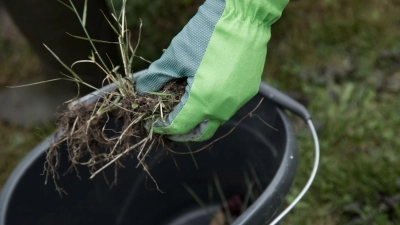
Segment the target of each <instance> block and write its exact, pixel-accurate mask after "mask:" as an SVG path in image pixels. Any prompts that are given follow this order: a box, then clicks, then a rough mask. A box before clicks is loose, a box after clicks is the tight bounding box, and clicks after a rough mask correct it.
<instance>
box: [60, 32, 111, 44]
mask: <svg viewBox="0 0 400 225" xmlns="http://www.w3.org/2000/svg"><path fill="white" fill-rule="evenodd" d="M67 34H68V35H69V36H71V37H74V38H77V39H82V40H85V41H93V42H100V43H106V44H116V45H119V43H118V42H115V41H103V40H98V39H93V38H87V37H81V36H76V35H73V34H70V33H67Z"/></svg>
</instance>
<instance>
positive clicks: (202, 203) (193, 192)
mask: <svg viewBox="0 0 400 225" xmlns="http://www.w3.org/2000/svg"><path fill="white" fill-rule="evenodd" d="M182 185H183V187H185V189H186V190H187V191H188V192H189V194H190V195H191V196H192V198H194V200H196V202H197V204H199V205H200V206H201V207H202V208H203V209H204V210H206V211H209V210H208V208H207V206H206V204H204V202H203V201H202V200H201V199H200V197H199V196H198V195H197V194H196V192H195V191H194V190H193V189H192V188H191V187H190V186H189V185H188V184H186V183H182Z"/></svg>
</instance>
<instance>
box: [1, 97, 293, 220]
mask: <svg viewBox="0 0 400 225" xmlns="http://www.w3.org/2000/svg"><path fill="white" fill-rule="evenodd" d="M261 98H262V96H261V95H260V94H259V95H257V96H256V97H254V98H253V99H252V100H251V101H250V102H248V103H247V104H246V105H245V106H244V107H242V108H241V109H240V110H239V111H238V112H237V113H236V115H235V116H234V117H233V118H232V119H231V120H229V121H227V122H226V123H225V124H224V125H223V126H221V127H220V128H219V129H218V131H217V133H216V134H215V136H214V138H217V137H220V136H222V135H224V134H225V133H227V132H228V131H229V130H231V129H232V127H233V126H235V125H236V124H237V121H238V120H240V119H241V118H242V117H243V116H244V115H246V114H248V113H249V112H250V111H251V110H253V109H254V108H255V107H256V105H257V104H258V102H259V101H260V99H261ZM278 111H279V110H278V109H277V108H276V106H275V105H274V104H273V103H271V102H269V101H268V100H264V101H263V103H262V104H261V105H260V107H259V108H258V109H257V110H256V111H255V113H254V114H257V115H258V116H260V117H261V118H262V120H263V121H261V120H260V119H259V118H258V117H257V116H253V117H252V118H247V119H245V120H244V121H243V122H241V123H240V124H239V125H238V126H237V127H236V128H235V129H234V131H233V132H232V133H231V134H229V135H228V136H226V137H225V138H224V139H222V140H220V141H218V142H216V143H215V144H213V145H212V147H211V148H209V149H206V150H204V151H202V152H200V153H196V154H194V155H193V156H194V158H195V161H196V163H197V165H198V168H196V163H194V160H193V158H192V155H190V154H189V155H174V156H173V157H172V156H171V155H168V154H165V153H166V151H165V150H164V149H162V148H159V149H157V150H153V153H152V154H151V156H150V157H149V158H148V165H149V168H150V169H151V170H150V172H151V174H152V176H153V177H154V179H155V180H156V181H157V183H158V186H159V187H160V189H161V190H162V191H163V192H164V193H160V192H159V191H157V190H156V189H155V185H154V182H153V181H152V180H151V179H150V178H149V177H147V176H146V173H145V172H143V170H142V169H141V168H140V167H139V168H135V167H136V165H137V163H138V161H137V159H136V158H135V157H134V156H133V157H129V158H128V159H127V160H126V161H125V162H124V166H125V168H121V169H120V170H119V175H118V182H117V185H116V186H113V187H111V188H110V187H109V186H108V185H107V184H106V182H105V181H104V177H103V176H102V175H101V174H99V175H98V176H97V177H95V178H94V179H93V180H89V179H88V177H89V173H88V172H87V169H86V168H81V169H82V170H80V177H81V179H79V178H77V176H76V174H75V173H70V174H66V175H64V176H61V177H60V180H59V185H60V186H61V187H63V188H64V189H65V190H66V191H67V192H68V195H67V196H63V197H60V196H59V194H58V192H57V191H55V187H54V184H53V183H52V180H51V179H49V183H48V184H47V185H44V181H45V177H44V176H43V175H41V174H42V173H43V164H44V157H45V151H46V149H47V147H48V145H41V147H40V148H36V149H35V150H34V151H40V152H41V153H40V154H38V157H36V158H35V157H31V158H27V159H25V160H24V161H23V162H22V163H25V164H29V166H28V167H26V165H25V167H26V169H25V170H24V171H20V172H19V173H14V174H13V176H14V177H13V179H14V180H15V182H13V185H8V186H6V187H5V189H4V190H3V193H2V194H3V200H4V199H6V200H4V201H3V203H1V204H3V207H5V210H3V211H2V212H3V213H4V215H0V217H2V216H4V217H3V223H1V221H2V220H0V224H1V225H5V224H7V225H14V224H15V225H17V224H18V225H20V224H41V225H47V224H60V225H62V224H76V225H80V224H82V225H87V224H98V225H101V224H107V225H110V224H116V225H128V224H130V225H131V224H155V225H159V224H161V225H162V224H165V225H172V224H174V225H180V224H193V225H196V224H199V225H200V224H201V225H208V224H210V220H211V218H212V217H213V213H215V212H216V211H219V210H220V209H221V205H222V202H223V201H222V200H221V198H225V199H227V201H228V202H229V201H230V200H232V199H238V198H239V199H241V201H242V205H240V204H238V205H239V206H241V207H242V206H243V205H244V202H245V200H246V196H250V194H249V193H251V195H254V196H253V197H251V198H253V199H254V197H256V198H257V197H258V196H259V195H260V194H262V190H265V189H267V188H268V187H269V185H270V183H271V181H272V180H273V179H274V177H275V175H276V173H277V171H278V170H279V168H281V167H282V162H283V157H284V156H285V154H287V152H288V151H294V149H292V148H293V146H292V147H288V143H287V139H288V137H287V136H288V132H289V133H290V132H292V131H291V130H288V127H287V124H285V122H284V121H285V120H284V119H283V118H282V115H283V114H282V113H278ZM265 123H268V124H269V125H271V126H273V127H274V128H275V129H277V130H274V129H272V128H271V127H269V126H267V125H266V124H265ZM286 123H287V122H286ZM204 144H205V143H204V142H203V143H191V144H190V148H191V150H192V151H194V150H196V149H198V148H200V147H201V146H203V145H204ZM170 147H171V148H172V149H174V150H176V151H181V152H187V151H188V148H187V146H186V145H176V144H172V145H171V146H170ZM293 163H296V162H295V161H293ZM68 166H69V162H68V159H67V157H65V155H63V157H62V163H61V170H60V171H65V170H66V169H67V168H68ZM106 173H107V176H109V177H112V175H113V169H112V168H111V169H109V170H107V171H106ZM294 173H295V172H294V171H292V173H291V174H294ZM16 176H17V177H16ZM290 176H292V175H290ZM293 178H294V176H293ZM216 179H217V181H218V182H219V183H220V186H221V189H222V192H223V196H221V194H220V193H219V191H218V188H217V184H216ZM290 179H292V178H290ZM289 182H290V183H291V182H292V180H289ZM249 185H250V186H251V187H252V188H253V189H252V191H249V190H250V189H249ZM289 186H290V185H289ZM188 187H190V190H192V194H190V191H189V189H188ZM257 187H258V188H261V189H262V190H258V189H256V188H257ZM257 190H258V191H257ZM285 191H287V190H285ZM193 193H195V195H197V196H198V197H199V198H200V199H201V201H202V202H203V203H204V205H205V207H204V206H201V204H200V203H199V202H198V201H196V200H195V198H194V197H193ZM283 195H286V193H283ZM4 196H7V197H6V198H4ZM249 199H250V197H249ZM282 201H283V199H282ZM282 201H281V202H278V203H277V202H271V203H270V207H271V208H272V209H271V210H273V211H276V210H277V209H278V208H279V205H280V204H281V203H282ZM248 202H249V204H250V202H252V200H251V199H250V200H249V201H248ZM243 207H245V206H243ZM245 208H247V206H246V207H245ZM246 212H247V211H245V212H244V213H246ZM264 213H265V212H264ZM270 214H272V213H270ZM250 224H253V223H250Z"/></svg>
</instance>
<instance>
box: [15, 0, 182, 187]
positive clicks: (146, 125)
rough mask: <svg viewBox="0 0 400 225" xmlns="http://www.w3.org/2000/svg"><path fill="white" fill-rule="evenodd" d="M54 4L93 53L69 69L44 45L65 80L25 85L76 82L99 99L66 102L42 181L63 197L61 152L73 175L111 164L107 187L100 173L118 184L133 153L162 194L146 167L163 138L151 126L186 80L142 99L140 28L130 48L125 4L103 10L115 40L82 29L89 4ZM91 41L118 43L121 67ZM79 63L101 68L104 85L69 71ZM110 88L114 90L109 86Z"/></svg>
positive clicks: (98, 170) (96, 171)
mask: <svg viewBox="0 0 400 225" xmlns="http://www.w3.org/2000/svg"><path fill="white" fill-rule="evenodd" d="M58 1H59V2H60V3H61V4H63V5H64V6H65V7H67V8H68V9H70V10H71V11H72V12H73V13H75V14H76V16H77V18H78V20H79V22H80V24H81V26H82V28H83V31H84V32H85V34H86V36H85V37H81V36H76V35H73V34H68V35H70V36H72V37H74V38H78V39H82V40H85V41H88V42H89V43H90V44H91V46H92V53H91V55H90V56H89V58H88V59H85V60H80V61H76V62H74V63H73V64H72V65H71V66H68V65H66V64H65V63H64V62H63V61H62V59H60V58H59V57H58V56H57V54H56V53H54V52H53V51H52V50H51V49H50V48H49V47H47V46H46V45H44V46H45V47H46V48H47V50H49V52H50V53H51V54H52V55H53V56H54V57H55V58H56V59H57V60H58V62H59V63H61V64H62V65H63V67H64V68H65V69H66V70H67V71H68V74H66V73H63V75H64V76H65V77H63V78H58V79H53V80H48V81H42V82H38V83H33V84H28V85H36V84H40V83H45V82H51V81H56V80H67V81H72V82H75V83H76V84H77V86H78V89H79V87H80V86H81V85H84V86H88V87H90V88H93V89H94V90H95V92H93V94H92V95H97V96H96V98H97V101H95V102H94V103H90V102H89V101H82V99H81V100H79V99H78V97H76V98H74V99H71V100H70V101H68V102H66V104H68V108H67V110H65V111H64V112H62V113H59V114H58V115H57V131H56V137H55V139H54V140H55V141H54V142H53V143H52V144H51V146H50V148H49V149H48V151H47V154H46V162H45V165H44V175H45V176H46V183H47V182H48V180H49V178H50V179H52V180H53V181H54V184H55V186H56V190H57V191H58V192H59V193H60V194H62V193H64V194H66V191H65V190H63V189H62V187H60V186H59V185H58V184H57V180H58V179H59V178H60V172H59V167H60V160H61V155H62V154H65V152H64V151H66V152H67V153H68V159H69V161H70V163H71V165H70V167H69V168H68V170H67V171H66V173H69V172H73V171H75V172H76V173H77V175H78V177H79V173H78V167H79V166H85V167H87V168H88V170H89V172H90V174H91V177H90V178H93V177H95V176H96V175H98V174H99V173H101V172H104V169H105V168H107V167H109V166H114V171H115V172H114V180H113V182H112V183H109V181H108V180H107V178H106V176H105V174H104V177H105V178H106V181H107V182H108V183H109V185H114V184H116V182H117V174H118V173H117V171H118V169H119V168H120V167H123V164H122V160H123V158H124V157H125V156H128V155H133V154H134V155H135V156H136V158H137V160H138V164H137V168H138V167H141V168H142V169H143V170H144V171H145V172H146V173H147V175H148V177H150V178H151V179H152V180H153V181H154V183H155V184H156V186H157V189H158V190H159V191H161V190H160V188H159V187H158V185H157V182H156V181H155V179H154V178H153V177H152V175H151V173H150V170H149V168H148V166H147V164H146V157H147V156H148V155H149V153H150V151H151V149H153V148H154V147H156V146H159V145H164V144H165V142H167V140H166V139H164V137H163V136H162V135H159V134H155V133H153V124H154V123H155V121H156V120H157V119H164V117H165V116H166V115H167V114H168V113H169V112H171V111H172V110H173V108H174V106H175V105H176V104H177V103H179V101H180V97H181V96H182V95H183V94H184V91H185V90H184V89H185V86H186V81H183V80H174V81H171V82H169V83H168V84H166V85H165V86H164V87H163V89H162V90H161V91H160V92H157V93H154V92H151V93H147V95H146V96H139V95H138V94H137V92H136V90H135V83H134V77H133V75H132V74H133V71H132V63H133V60H134V59H135V58H141V59H143V58H142V57H140V56H137V55H136V50H137V47H138V45H139V43H140V31H141V29H139V39H138V41H137V44H136V46H132V45H131V36H132V35H131V31H130V30H128V28H127V27H128V26H127V20H126V10H125V5H126V1H127V0H122V7H121V10H120V11H119V13H117V11H116V10H115V7H114V5H113V4H112V1H111V6H112V7H111V8H112V13H111V16H107V15H105V14H104V13H103V12H102V13H103V15H104V17H105V19H106V20H107V22H108V23H109V25H110V26H111V28H112V30H113V31H114V32H115V33H116V35H117V37H118V42H109V41H103V40H96V39H93V38H91V37H90V35H89V33H88V32H87V29H86V17H87V0H85V2H84V7H83V12H78V10H77V8H76V7H75V5H74V3H73V2H72V1H71V0H69V2H68V3H66V2H63V1H61V0H58ZM95 42H100V43H106V44H115V45H117V46H118V47H119V50H120V53H121V58H122V63H123V65H122V67H121V66H119V65H114V64H113V61H112V59H110V58H109V57H108V56H107V63H106V60H105V58H104V57H103V56H101V55H100V53H99V52H98V51H97V49H96V46H95V44H94V43H95ZM143 60H145V59H143ZM81 63H91V64H95V65H96V66H97V67H99V68H100V69H101V70H102V71H103V72H104V74H105V78H104V80H103V84H104V86H105V85H108V86H107V87H104V88H100V89H99V88H96V87H93V86H92V85H90V84H88V83H86V82H85V81H83V80H82V79H81V78H80V77H79V75H78V74H77V73H76V72H75V71H74V69H73V68H74V66H75V65H77V64H81ZM28 85H23V86H28ZM111 86H112V87H115V88H109V87H111ZM19 87H21V86H19ZM96 93H97V94H96ZM78 96H79V92H78ZM111 120H114V121H116V124H117V123H119V124H122V125H120V126H119V128H120V129H114V128H110V127H107V124H108V123H109V122H110V121H111ZM61 145H66V148H64V147H61Z"/></svg>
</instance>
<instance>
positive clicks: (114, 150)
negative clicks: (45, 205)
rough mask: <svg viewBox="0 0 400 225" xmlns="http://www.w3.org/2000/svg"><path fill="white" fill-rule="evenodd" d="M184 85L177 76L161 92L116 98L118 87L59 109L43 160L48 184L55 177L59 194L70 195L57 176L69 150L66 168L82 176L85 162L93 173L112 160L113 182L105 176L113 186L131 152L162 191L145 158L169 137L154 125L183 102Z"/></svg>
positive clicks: (101, 170) (100, 170)
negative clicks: (93, 100)
mask: <svg viewBox="0 0 400 225" xmlns="http://www.w3.org/2000/svg"><path fill="white" fill-rule="evenodd" d="M185 86H186V81H183V80H175V81H172V82H170V83H168V84H167V85H165V87H164V88H163V90H162V91H161V92H160V95H156V94H150V95H146V96H138V95H136V94H135V93H132V95H129V96H125V97H124V98H123V99H121V100H120V101H118V102H117V101H115V99H116V98H117V96H119V94H120V93H118V91H119V90H115V91H113V92H111V93H110V94H108V95H106V97H101V98H100V99H99V101H98V102H96V103H95V104H92V105H89V106H85V105H82V104H78V105H75V106H74V107H71V108H70V109H68V110H67V111H65V112H63V113H61V114H59V115H58V122H57V127H58V130H57V132H56V134H57V135H56V138H55V140H56V141H55V142H54V143H53V144H52V145H51V146H50V148H49V150H48V151H47V155H46V162H45V165H44V172H45V175H46V183H47V181H48V178H49V177H51V178H52V179H53V181H54V184H55V186H56V189H57V190H58V191H59V192H60V194H61V193H64V194H66V192H65V191H64V190H63V189H62V187H60V186H59V185H58V184H57V180H58V179H59V178H60V175H59V171H58V170H59V167H60V159H61V155H62V154H67V155H68V160H69V161H70V163H71V165H70V166H69V168H68V169H67V171H65V173H70V172H73V171H75V172H76V174H77V176H78V177H79V170H78V167H80V166H84V167H87V169H88V170H89V172H90V174H91V177H90V178H93V177H94V176H96V175H97V174H99V173H101V172H104V169H105V168H107V167H109V166H112V165H113V166H114V180H113V182H112V183H110V182H109V181H108V180H107V178H106V176H105V174H104V178H105V180H106V182H107V183H108V184H109V185H110V186H112V185H115V184H116V183H117V177H118V170H119V169H120V168H121V167H123V164H122V162H123V160H124V158H125V157H126V156H128V155H132V153H133V154H134V155H135V156H136V158H137V160H138V164H137V166H136V167H142V168H143V170H144V171H145V172H146V173H147V175H148V176H149V177H150V178H151V179H152V180H153V182H154V183H155V184H156V187H157V189H158V190H159V191H161V190H160V188H159V187H158V185H157V182H156V181H155V179H154V178H153V177H152V175H151V173H150V170H149V168H148V166H147V165H146V157H147V156H148V155H149V153H150V152H151V150H152V149H155V147H157V146H159V145H164V143H165V142H166V140H165V139H164V137H163V136H162V135H159V134H154V133H152V129H151V126H152V124H153V123H154V122H155V120H156V119H158V118H160V117H163V116H165V114H166V113H168V112H170V111H171V110H172V109H173V108H174V107H175V105H176V104H177V103H179V101H180V97H181V96H182V95H183V93H184V91H185ZM161 94H162V95H161ZM100 101H101V102H100ZM116 102H117V103H116ZM101 108H108V111H107V112H105V113H99V112H101V111H102V110H101ZM111 121H115V122H114V123H115V125H114V126H113V129H111V128H110V123H111ZM146 126H147V128H146ZM114 127H117V128H116V129H114ZM61 145H63V146H64V145H65V147H61Z"/></svg>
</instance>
